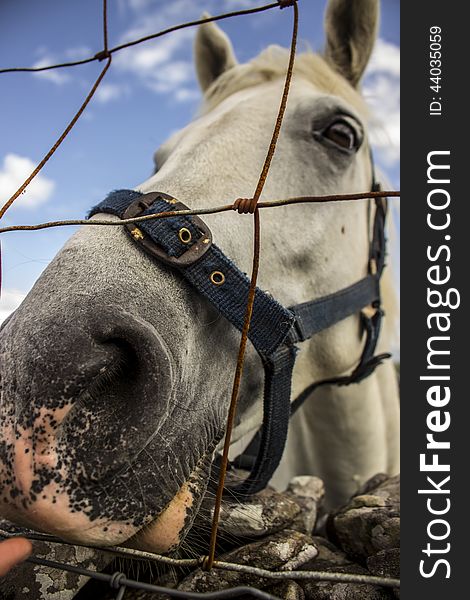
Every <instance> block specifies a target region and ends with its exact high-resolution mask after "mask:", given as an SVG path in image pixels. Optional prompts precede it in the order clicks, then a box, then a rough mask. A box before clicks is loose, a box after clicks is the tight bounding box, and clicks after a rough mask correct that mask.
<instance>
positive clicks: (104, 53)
mask: <svg viewBox="0 0 470 600" xmlns="http://www.w3.org/2000/svg"><path fill="white" fill-rule="evenodd" d="M94 58H96V59H97V60H99V61H100V62H101V61H102V60H106V59H107V58H111V52H110V51H109V50H101V51H100V52H97V53H96V54H95V56H94Z"/></svg>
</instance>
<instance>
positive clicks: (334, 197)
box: [0, 190, 400, 234]
mask: <svg viewBox="0 0 470 600" xmlns="http://www.w3.org/2000/svg"><path fill="white" fill-rule="evenodd" d="M384 196H387V197H389V198H398V197H399V196H400V192H399V191H397V190H393V191H392V190H384V191H380V192H360V193H358V194H331V195H327V196H297V197H294V198H283V199H281V200H263V201H262V202H258V204H257V207H258V208H275V207H278V206H287V205H289V204H303V203H304V204H310V203H312V204H314V203H318V204H321V203H325V202H352V201H354V200H365V199H371V198H382V197H384ZM175 200H177V198H175ZM238 206H239V205H238V203H237V202H234V203H233V204H223V205H221V206H215V207H212V208H188V209H184V210H170V211H165V212H161V213H155V214H151V215H144V216H142V217H133V218H132V219H118V220H114V221H109V220H104V219H93V220H90V219H67V220H64V221H48V222H46V223H37V224H36V225H9V226H8V227H0V234H2V233H8V232H9V231H38V230H40V229H50V228H52V227H66V226H70V225H86V226H89V225H104V226H108V225H110V226H123V225H129V224H130V223H140V222H141V221H151V220H153V219H164V218H166V217H179V216H183V215H184V216H187V215H213V214H216V213H221V212H227V211H229V210H238Z"/></svg>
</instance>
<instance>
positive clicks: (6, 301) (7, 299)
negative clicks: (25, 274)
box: [0, 289, 26, 323]
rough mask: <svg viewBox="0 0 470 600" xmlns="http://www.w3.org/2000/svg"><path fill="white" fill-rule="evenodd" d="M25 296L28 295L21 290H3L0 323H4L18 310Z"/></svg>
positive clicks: (0, 302)
mask: <svg viewBox="0 0 470 600" xmlns="http://www.w3.org/2000/svg"><path fill="white" fill-rule="evenodd" d="M25 296H26V294H24V293H23V292H20V291H19V290H9V289H6V290H5V289H4V290H2V297H1V298H0V323H3V321H4V320H5V319H6V318H7V317H8V316H9V315H11V313H12V312H13V311H14V310H16V309H17V308H18V306H19V305H20V304H21V303H22V302H23V300H24V298H25Z"/></svg>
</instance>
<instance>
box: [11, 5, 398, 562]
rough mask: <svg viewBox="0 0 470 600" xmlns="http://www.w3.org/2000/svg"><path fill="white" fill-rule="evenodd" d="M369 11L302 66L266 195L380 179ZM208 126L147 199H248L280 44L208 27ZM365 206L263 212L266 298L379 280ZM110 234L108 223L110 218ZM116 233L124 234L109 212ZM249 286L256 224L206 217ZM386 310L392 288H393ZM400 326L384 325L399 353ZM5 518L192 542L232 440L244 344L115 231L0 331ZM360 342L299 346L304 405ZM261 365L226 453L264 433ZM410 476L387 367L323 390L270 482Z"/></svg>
mask: <svg viewBox="0 0 470 600" xmlns="http://www.w3.org/2000/svg"><path fill="white" fill-rule="evenodd" d="M377 14H378V8H377V2H375V1H373V0H356V1H354V2H348V1H346V0H330V2H329V4H328V8H327V14H326V40H327V41H326V47H325V51H324V54H323V55H316V54H313V53H307V54H303V55H300V56H298V57H297V59H296V65H295V72H294V78H293V83H292V89H291V91H290V95H289V100H288V106H287V112H286V115H285V118H284V122H283V125H282V130H281V135H280V138H279V143H278V147H277V150H276V154H275V156H274V160H273V163H272V167H271V170H270V173H269V177H268V180H267V183H266V186H265V188H264V191H263V196H262V199H263V198H266V199H271V198H287V197H291V196H305V195H314V194H330V193H349V192H361V191H366V190H369V189H370V186H371V181H372V178H373V173H372V167H371V161H370V156H369V142H368V139H367V133H366V120H367V109H366V107H365V105H364V102H363V100H362V98H361V96H360V93H359V91H358V86H359V82H360V79H361V76H362V74H363V72H364V69H365V67H366V65H367V62H368V59H369V57H370V53H371V50H372V47H373V44H374V40H375V34H376V25H377ZM195 57H196V69H197V74H198V77H199V81H200V85H201V88H202V91H203V92H204V103H203V106H202V109H201V112H200V115H199V116H198V118H197V119H195V120H194V121H193V122H192V123H190V124H189V125H188V126H187V127H185V128H184V129H183V130H181V131H180V132H178V133H177V134H176V135H174V136H173V137H172V138H171V139H170V140H169V141H168V142H166V143H165V144H164V145H163V146H162V147H161V148H160V149H159V150H158V151H157V152H156V155H155V162H156V165H157V170H156V172H155V174H154V175H153V176H152V177H151V178H150V179H148V180H147V181H145V182H144V183H142V184H141V185H138V186H137V187H136V189H137V190H139V191H141V192H144V193H147V192H152V191H156V190H158V191H160V192H164V193H167V194H169V195H171V196H173V197H175V198H177V199H178V200H181V201H182V202H184V203H185V204H187V205H189V206H193V207H204V206H207V207H211V206H217V205H219V204H221V203H225V202H232V201H233V200H234V199H236V198H239V197H250V196H251V195H252V194H253V191H254V188H255V185H256V182H257V179H258V176H259V173H260V169H261V166H262V164H263V161H264V157H265V154H266V150H267V147H268V144H269V140H270V136H271V132H272V129H273V125H274V122H275V119H276V114H277V110H278V106H279V102H280V97H281V92H282V87H283V82H284V76H285V71H286V66H287V59H288V54H287V52H286V51H285V50H283V49H280V48H277V47H271V48H268V49H267V50H266V51H264V52H263V53H261V54H260V55H259V56H258V57H257V58H255V59H254V60H252V61H251V62H249V63H248V64H242V65H240V64H238V63H237V61H236V59H235V55H234V52H233V49H232V46H231V43H230V41H229V40H228V38H227V37H226V35H225V34H224V33H222V31H221V30H220V29H219V28H218V27H217V26H215V25H214V24H206V25H203V26H201V27H200V29H199V31H198V34H197V37H196V44H195ZM369 209H370V204H369V201H366V200H364V201H356V202H350V203H339V204H338V203H335V204H321V205H311V204H302V205H296V206H287V207H282V208H273V209H265V210H263V211H262V212H261V228H262V238H261V263H260V272H259V280H258V285H259V287H260V288H261V289H263V290H268V291H269V292H270V294H271V295H272V296H274V297H275V298H276V299H278V300H279V301H280V302H281V303H282V304H283V305H284V306H290V305H293V304H297V303H300V302H305V301H307V300H310V299H312V298H316V297H321V296H323V295H326V294H329V293H332V292H335V291H337V290H339V289H341V288H344V287H346V286H348V285H351V284H353V283H355V282H356V281H358V280H359V279H361V278H363V277H364V276H365V275H366V274H367V265H368V252H369V237H370V231H369V229H370V222H369ZM101 218H103V216H102V215H101ZM107 218H109V219H115V218H116V217H114V216H109V215H108V217H107ZM205 220H206V222H207V223H208V225H209V227H210V229H211V230H212V233H213V236H214V238H215V242H216V243H217V245H218V246H219V247H221V248H222V250H223V251H224V252H225V254H226V255H228V256H229V257H230V258H231V259H232V260H233V261H234V262H235V263H236V264H237V266H238V267H239V268H240V269H241V270H242V271H245V272H249V270H250V267H251V252H250V249H251V246H252V218H251V217H249V216H243V215H239V214H236V213H223V214H218V215H211V216H207V217H205ZM382 287H383V297H384V305H385V310H386V313H387V316H390V315H391V314H393V311H394V309H393V306H394V297H393V291H392V286H391V285H390V275H389V274H387V272H386V273H385V275H384V277H383V278H382ZM390 331H393V325H392V326H390V325H388V326H387V321H386V322H385V327H383V329H382V335H381V337H380V341H379V348H378V350H379V351H383V350H387V349H389V334H390ZM0 335H1V339H0V343H1V359H2V366H1V369H2V396H1V404H0V411H1V412H0V416H1V429H0V434H1V436H0V439H1V444H0V474H1V478H0V480H1V488H0V490H1V495H2V498H1V503H0V506H1V508H0V511H1V512H2V514H3V515H4V516H5V517H6V518H8V519H10V520H12V521H14V522H17V523H20V524H23V525H26V526H29V527H32V528H34V529H40V530H44V531H47V532H50V533H53V534H57V535H59V536H62V537H64V538H66V539H69V540H72V541H80V542H86V543H91V544H93V543H109V544H118V543H125V542H126V541H127V540H129V538H131V537H133V536H135V535H136V534H137V533H138V532H140V533H139V535H138V537H137V538H135V539H134V541H133V542H132V543H133V544H134V545H136V546H138V547H140V548H147V549H151V550H154V551H167V550H168V549H170V548H172V547H175V546H176V545H178V543H180V542H181V540H182V538H183V536H184V533H185V532H186V531H187V529H188V527H189V526H190V524H191V520H192V519H191V518H189V515H191V514H193V513H194V512H195V511H197V508H198V505H199V501H200V498H201V496H202V494H203V492H204V490H205V485H206V480H207V477H206V476H205V473H206V472H207V470H208V468H209V465H210V462H211V459H212V456H213V451H214V448H215V446H216V445H217V444H219V443H220V439H221V437H222V435H223V432H224V427H225V421H226V415H227V410H228V402H229V398H230V389H231V385H232V378H233V371H234V366H235V360H236V353H237V346H238V342H239V333H238V332H237V331H236V330H235V328H234V327H233V326H232V325H230V324H229V323H228V321H226V320H225V319H224V318H222V317H221V316H220V315H219V314H218V312H217V311H216V310H215V309H214V308H213V307H212V306H211V305H210V304H209V303H208V302H207V301H206V300H205V299H203V298H202V297H201V296H199V295H198V294H197V293H196V292H195V290H194V289H193V288H192V287H191V286H190V285H189V284H188V283H187V282H186V281H185V280H184V279H183V278H182V277H181V275H180V274H179V273H178V272H177V271H175V270H173V269H171V268H169V267H168V266H166V265H163V264H162V263H159V262H158V261H155V260H153V259H152V258H150V257H149V256H147V255H146V254H145V253H144V252H142V251H141V250H140V249H139V248H138V247H137V245H136V244H135V243H134V242H133V241H132V240H131V239H130V237H129V236H128V235H127V234H126V233H125V232H124V230H123V229H121V228H120V227H85V228H83V229H82V230H81V231H79V232H78V233H77V234H75V235H74V236H73V237H72V238H71V239H70V241H69V242H68V243H67V244H66V245H65V247H64V248H63V250H61V252H60V253H59V254H58V255H57V256H56V258H55V259H54V260H53V261H52V262H51V264H50V265H49V267H48V268H47V269H46V270H45V272H44V273H43V275H42V276H41V278H40V279H39V281H38V282H37V283H36V285H35V286H34V288H33V290H32V291H31V292H30V294H29V295H28V296H27V298H26V299H25V301H24V302H23V304H22V305H21V307H20V308H19V309H18V310H17V311H16V313H15V314H14V315H13V316H12V317H11V318H10V319H9V320H8V321H7V322H6V323H5V325H4V326H3V329H2V331H1V334H0ZM363 345H364V333H363V331H362V328H361V324H360V317H359V314H355V315H353V316H351V317H348V318H346V319H344V320H342V321H341V322H339V323H337V324H336V325H334V326H332V327H330V328H329V329H327V330H325V331H323V332H321V333H319V334H318V335H316V336H314V337H313V338H312V339H311V340H310V341H307V342H303V343H302V344H301V350H300V353H299V357H298V359H297V364H296V367H295V372H294V379H293V397H294V396H296V395H297V393H299V392H300V391H301V390H302V389H304V388H305V387H306V386H307V385H309V384H310V383H311V382H312V381H315V380H322V379H325V378H330V377H335V376H339V375H342V374H345V373H349V372H351V370H352V369H353V368H354V367H355V365H356V364H357V362H358V360H359V358H360V356H361V352H362V348H363ZM262 380H263V369H262V366H261V363H260V360H259V358H258V356H257V355H256V352H255V351H254V350H253V349H252V348H251V349H249V352H248V356H247V365H246V369H245V374H244V379H243V385H242V390H241V401H240V406H239V413H238V417H237V422H236V427H235V430H234V434H233V446H234V448H235V447H238V448H240V447H242V446H243V445H246V444H247V443H248V442H249V440H250V437H251V436H252V435H253V433H254V432H255V431H256V430H257V428H258V427H259V425H260V423H261V419H262V415H261V412H262V411H261V402H260V398H261V390H262ZM397 469H398V392H397V383H396V378H395V373H394V369H393V365H392V364H391V362H386V363H384V364H383V365H381V366H380V367H378V368H377V370H376V371H375V372H374V373H373V374H372V375H370V376H369V377H368V378H367V379H365V380H364V381H363V382H361V383H360V384H357V385H351V386H347V387H337V386H326V387H323V388H321V389H318V390H317V391H316V392H315V393H314V394H313V395H312V397H311V398H309V399H308V400H307V401H306V402H305V404H304V406H303V408H302V409H301V410H300V411H299V412H298V414H296V416H295V417H294V418H293V420H292V424H291V429H290V435H289V439H288V444H287V448H286V451H285V455H284V458H283V461H282V463H281V465H280V467H279V469H278V471H277V472H276V474H275V476H274V479H273V482H274V483H275V484H276V485H277V486H280V487H282V486H283V485H285V484H286V482H287V481H288V480H289V478H290V477H292V476H293V475H295V474H300V473H301V474H316V475H318V476H320V477H321V478H323V479H324V481H325V483H326V490H327V501H328V505H329V506H332V505H336V504H338V503H341V502H343V501H344V500H345V499H346V498H347V497H348V496H349V495H350V494H351V493H353V492H354V491H356V489H357V487H358V486H359V485H361V483H363V482H364V481H365V480H366V479H368V478H369V477H370V476H372V475H374V474H375V473H377V472H379V471H382V472H387V473H390V474H392V473H395V472H396V471H397Z"/></svg>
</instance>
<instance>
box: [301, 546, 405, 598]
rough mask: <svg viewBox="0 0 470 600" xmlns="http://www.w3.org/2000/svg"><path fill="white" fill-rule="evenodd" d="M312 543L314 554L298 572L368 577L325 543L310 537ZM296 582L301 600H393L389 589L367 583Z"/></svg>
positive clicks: (335, 549)
mask: <svg viewBox="0 0 470 600" xmlns="http://www.w3.org/2000/svg"><path fill="white" fill-rule="evenodd" d="M313 542H314V544H315V546H316V548H317V549H318V555H317V556H316V557H315V558H314V559H313V560H312V561H310V562H308V563H306V564H304V565H303V567H302V570H305V571H307V570H308V571H326V572H329V573H330V572H333V571H334V572H339V573H357V574H360V575H367V574H368V572H367V570H366V569H365V568H364V567H362V566H361V565H358V564H356V563H353V562H352V561H351V560H350V559H349V558H348V557H347V556H346V554H345V553H344V552H342V551H341V550H339V549H338V548H336V547H335V546H334V545H333V544H332V543H331V542H329V541H328V540H326V539H324V538H321V537H314V538H313ZM298 583H299V585H300V586H301V587H302V589H303V590H304V594H305V600H391V599H392V598H393V597H394V596H393V592H392V591H391V590H389V589H387V588H383V587H380V586H376V585H370V584H362V583H360V584H358V583H338V582H334V581H315V580H301V581H298Z"/></svg>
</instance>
